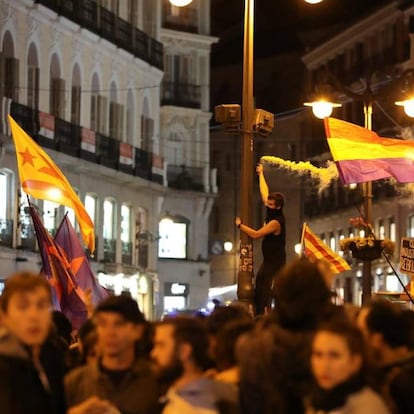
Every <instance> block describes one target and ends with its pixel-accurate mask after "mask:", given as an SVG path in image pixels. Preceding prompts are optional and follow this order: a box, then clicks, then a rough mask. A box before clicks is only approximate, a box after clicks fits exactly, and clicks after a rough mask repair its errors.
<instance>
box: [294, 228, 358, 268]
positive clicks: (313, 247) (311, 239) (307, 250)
mask: <svg viewBox="0 0 414 414" xmlns="http://www.w3.org/2000/svg"><path fill="white" fill-rule="evenodd" d="M302 248H303V254H304V255H305V256H306V257H308V258H309V259H324V260H326V261H327V262H328V263H329V264H330V265H331V269H332V271H333V272H334V273H341V272H345V271H347V270H351V267H350V266H349V264H348V263H347V261H346V260H345V259H344V258H342V257H341V256H340V255H339V254H338V253H336V252H335V251H333V250H332V249H331V248H330V247H329V246H327V245H326V244H325V243H324V242H323V241H322V240H321V239H320V238H319V237H318V236H317V235H316V234H315V233H314V232H313V231H312V230H311V229H310V228H309V226H308V225H307V224H306V223H303V230H302Z"/></svg>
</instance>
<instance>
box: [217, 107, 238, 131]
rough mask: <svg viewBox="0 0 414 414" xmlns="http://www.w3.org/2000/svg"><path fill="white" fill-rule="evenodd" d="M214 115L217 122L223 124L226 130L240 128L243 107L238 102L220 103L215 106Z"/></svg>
mask: <svg viewBox="0 0 414 414" xmlns="http://www.w3.org/2000/svg"><path fill="white" fill-rule="evenodd" d="M214 117H215V119H216V121H217V122H220V123H221V124H223V127H224V129H225V130H227V131H228V130H235V131H237V130H239V128H240V121H241V109H240V105H238V104H224V105H218V106H216V107H215V108H214Z"/></svg>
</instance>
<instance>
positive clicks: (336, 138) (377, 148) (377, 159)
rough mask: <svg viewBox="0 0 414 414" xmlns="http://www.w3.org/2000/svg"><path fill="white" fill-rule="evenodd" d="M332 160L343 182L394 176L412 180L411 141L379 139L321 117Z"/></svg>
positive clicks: (413, 154)
mask: <svg viewBox="0 0 414 414" xmlns="http://www.w3.org/2000/svg"><path fill="white" fill-rule="evenodd" d="M325 132H326V136H327V139H328V145H329V148H330V150H331V154H332V157H333V160H334V161H335V163H336V166H337V168H338V171H339V175H340V177H341V179H342V182H343V183H344V184H353V183H364V182H367V181H374V180H380V179H382V178H390V177H394V178H395V179H396V180H397V181H398V182H400V183H411V182H414V141H406V140H402V139H393V138H382V137H380V136H378V135H377V134H376V133H375V132H373V131H370V130H369V129H366V128H362V127H360V126H358V125H355V124H351V123H349V122H345V121H341V120H339V119H335V118H325Z"/></svg>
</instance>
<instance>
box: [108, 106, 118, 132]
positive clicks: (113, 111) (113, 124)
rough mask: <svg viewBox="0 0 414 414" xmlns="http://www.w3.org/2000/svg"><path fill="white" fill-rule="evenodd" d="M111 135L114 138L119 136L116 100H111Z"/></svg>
mask: <svg viewBox="0 0 414 414" xmlns="http://www.w3.org/2000/svg"><path fill="white" fill-rule="evenodd" d="M109 136H110V137H112V138H116V137H117V130H116V103H115V102H109Z"/></svg>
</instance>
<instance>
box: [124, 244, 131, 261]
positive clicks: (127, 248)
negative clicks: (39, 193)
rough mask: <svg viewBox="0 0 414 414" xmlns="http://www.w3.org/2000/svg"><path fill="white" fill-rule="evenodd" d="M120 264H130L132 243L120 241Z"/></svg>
mask: <svg viewBox="0 0 414 414" xmlns="http://www.w3.org/2000/svg"><path fill="white" fill-rule="evenodd" d="M122 264H126V265H131V264H132V243H131V242H122Z"/></svg>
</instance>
